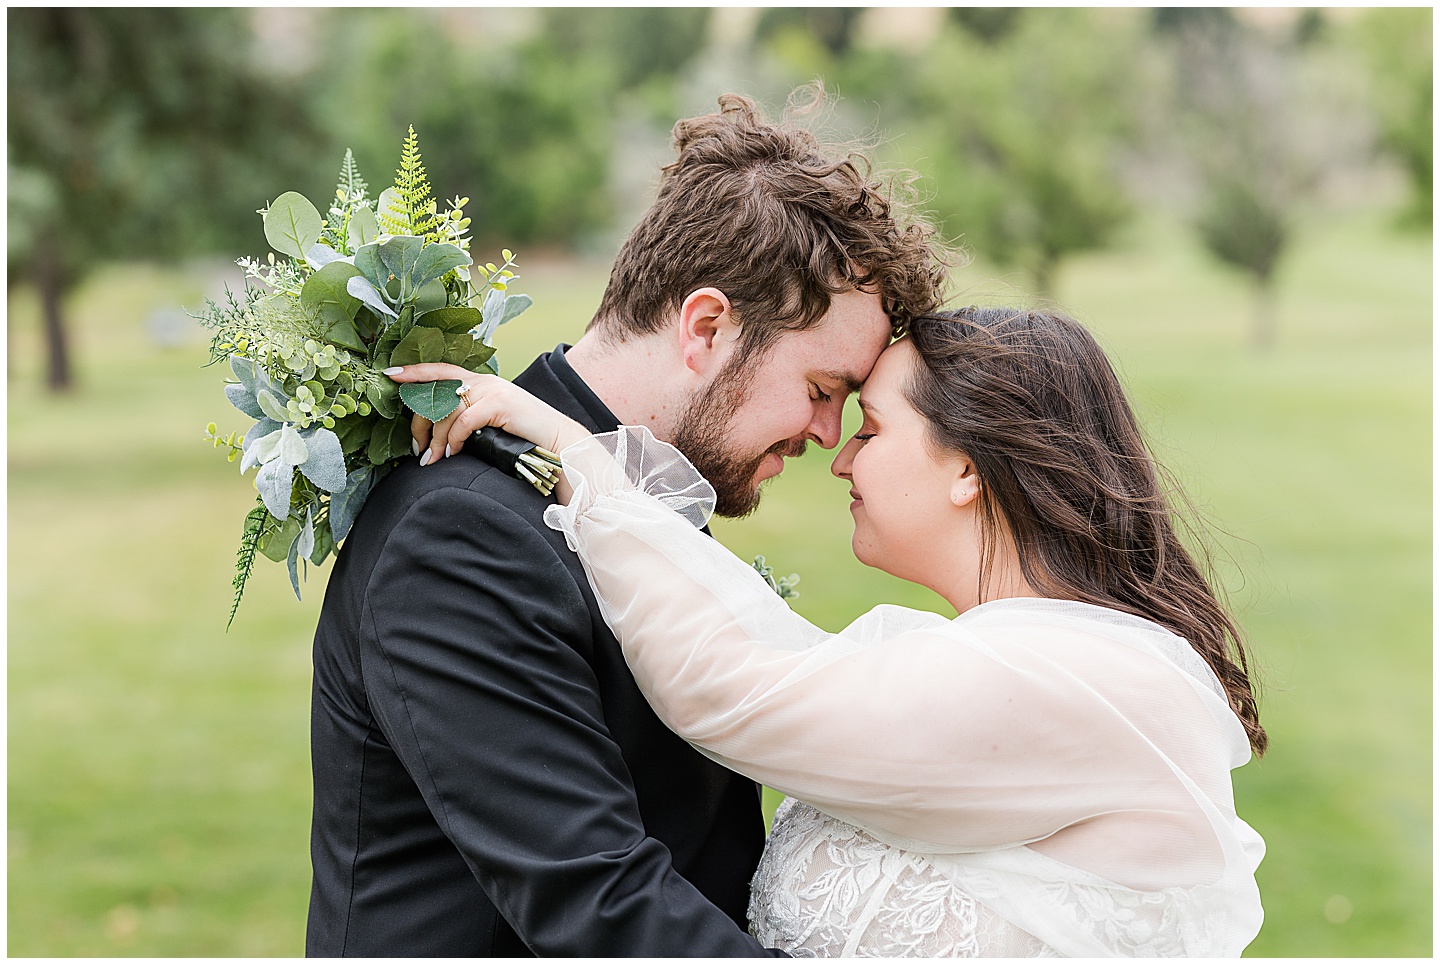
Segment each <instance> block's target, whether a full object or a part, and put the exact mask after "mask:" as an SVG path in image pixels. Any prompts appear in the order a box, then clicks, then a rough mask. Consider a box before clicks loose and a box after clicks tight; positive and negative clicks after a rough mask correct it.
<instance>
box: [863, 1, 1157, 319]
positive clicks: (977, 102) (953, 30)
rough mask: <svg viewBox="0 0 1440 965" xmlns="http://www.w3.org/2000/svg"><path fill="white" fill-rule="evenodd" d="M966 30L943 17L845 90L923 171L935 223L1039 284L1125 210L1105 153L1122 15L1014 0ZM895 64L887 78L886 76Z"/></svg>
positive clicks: (1125, 103) (1123, 48) (1118, 81)
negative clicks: (1006, 13) (989, 30)
mask: <svg viewBox="0 0 1440 965" xmlns="http://www.w3.org/2000/svg"><path fill="white" fill-rule="evenodd" d="M1008 23H1009V26H1008V27H1007V28H1006V29H1005V31H1004V32H998V31H997V32H996V33H994V34H993V35H992V37H991V39H989V40H981V39H978V38H977V37H976V36H975V34H974V33H973V32H972V30H971V29H970V28H968V27H967V28H966V29H964V30H962V29H960V28H958V27H956V26H955V25H954V24H953V22H952V23H948V24H947V26H946V28H945V29H944V30H943V31H942V33H941V35H940V36H939V37H938V38H937V39H936V41H935V43H934V44H933V45H931V46H930V47H929V48H928V49H927V50H926V52H925V53H924V54H923V55H920V56H913V57H898V56H897V57H895V58H894V60H893V68H894V70H893V72H890V73H889V77H888V79H884V78H885V77H886V75H885V74H884V73H882V72H880V71H877V70H875V69H874V68H873V65H871V68H870V69H869V70H868V71H867V72H866V74H865V75H864V77H868V78H871V79H872V80H871V82H872V83H874V82H875V81H876V80H879V81H880V83H881V84H882V85H883V86H879V87H868V86H865V85H863V83H862V82H860V81H861V78H860V76H859V75H856V80H852V82H851V88H850V90H849V91H848V93H849V94H851V95H861V96H870V97H873V98H874V99H876V100H877V101H879V103H880V104H881V105H882V109H883V110H884V112H885V123H886V126H887V127H890V128H892V129H895V130H901V131H904V132H905V134H904V143H903V147H904V150H905V152H906V154H907V155H908V156H909V157H911V158H913V159H915V160H914V161H913V162H912V163H915V164H916V166H917V167H918V168H920V169H921V170H922V171H923V173H925V174H927V175H929V177H930V179H931V184H930V187H931V188H932V189H933V207H934V209H935V211H936V213H937V215H938V216H939V217H940V218H942V219H943V221H944V223H945V226H946V230H947V231H948V232H950V233H952V234H958V235H959V236H960V238H961V240H962V241H963V242H964V243H966V244H968V245H970V246H972V247H973V248H975V249H977V250H978V251H980V252H982V253H983V254H985V255H986V256H988V257H990V258H992V259H994V260H995V261H997V262H999V263H1000V264H1002V265H1016V266H1019V267H1021V268H1023V269H1025V270H1026V271H1027V272H1028V273H1029V274H1030V278H1031V282H1032V285H1033V287H1034V289H1035V291H1036V292H1037V293H1043V294H1049V293H1050V292H1052V290H1053V287H1054V283H1055V272H1056V269H1057V268H1058V266H1059V265H1060V263H1061V261H1062V260H1063V259H1064V258H1065V257H1066V256H1067V255H1069V254H1072V253H1074V252H1078V251H1085V250H1088V249H1091V248H1097V247H1100V246H1103V245H1104V244H1106V243H1107V242H1108V240H1109V239H1110V237H1111V235H1112V233H1113V232H1114V230H1115V229H1116V228H1117V227H1118V226H1119V225H1120V224H1122V223H1123V221H1124V220H1125V218H1126V217H1127V214H1128V210H1129V205H1128V202H1127V200H1126V197H1125V193H1124V191H1123V189H1122V185H1121V183H1120V178H1119V171H1118V163H1117V162H1118V160H1119V157H1120V155H1121V154H1122V153H1123V152H1124V150H1125V147H1126V144H1127V143H1128V142H1129V139H1130V137H1131V135H1132V133H1133V128H1132V116H1133V111H1132V109H1131V107H1130V106H1129V105H1130V102H1131V99H1132V96H1133V92H1134V89H1135V86H1136V84H1135V76H1134V73H1133V71H1132V69H1131V68H1132V66H1133V58H1132V57H1131V55H1130V51H1131V49H1132V48H1133V46H1134V44H1135V43H1136V42H1137V34H1138V28H1139V27H1140V26H1141V24H1140V23H1139V22H1138V21H1137V20H1136V18H1133V17H1131V18H1125V17H1119V18H1115V17H1106V18H1103V19H1102V18H1101V17H1100V16H1097V15H1096V14H1095V13H1094V12H1092V11H1087V10H1080V9H1044V10H1042V9H1026V10H1023V11H1019V12H1018V13H1016V14H1015V16H1014V17H1013V19H1011V20H1009V21H1008ZM897 74H898V75H899V76H898V77H897V76H896V75H897Z"/></svg>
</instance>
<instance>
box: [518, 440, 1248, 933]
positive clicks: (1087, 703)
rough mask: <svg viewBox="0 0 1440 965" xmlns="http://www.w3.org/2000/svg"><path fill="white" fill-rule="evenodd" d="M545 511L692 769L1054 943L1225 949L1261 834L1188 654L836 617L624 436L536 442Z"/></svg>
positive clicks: (1135, 638)
mask: <svg viewBox="0 0 1440 965" xmlns="http://www.w3.org/2000/svg"><path fill="white" fill-rule="evenodd" d="M562 459H563V461H564V467H565V473H566V475H567V478H568V479H569V480H570V481H571V484H572V485H573V487H574V489H575V494H574V497H573V498H572V500H571V501H570V503H569V505H568V506H565V507H561V506H554V507H551V508H550V509H549V510H548V511H547V513H546V521H547V523H548V524H549V525H550V526H552V527H553V528H555V529H558V530H560V531H562V532H563V533H564V534H565V537H566V540H567V542H568V544H569V545H570V547H571V548H572V549H573V550H575V552H577V553H578V554H579V556H580V558H581V560H582V562H583V563H584V566H585V570H586V573H587V574H588V576H589V579H590V582H591V585H592V587H593V588H594V590H595V593H596V596H597V598H598V599H599V601H600V606H601V609H602V612H603V613H604V615H605V618H606V621H607V623H608V624H609V625H610V627H611V628H612V629H613V630H614V632H615V634H616V636H617V638H618V639H619V641H620V643H621V646H622V648H623V650H624V652H625V657H626V659H627V661H628V662H629V664H630V667H631V670H632V671H633V673H634V674H635V679H636V681H637V682H638V684H639V686H640V688H641V690H642V691H643V692H644V694H645V696H646V698H647V699H648V700H649V701H650V703H651V704H652V705H653V706H654V708H655V711H656V712H657V714H658V715H659V716H660V717H661V719H662V720H663V721H664V722H665V723H666V724H667V725H668V726H669V727H670V728H672V729H673V730H674V731H675V732H676V733H678V734H679V735H680V736H681V737H683V738H685V739H686V740H687V741H689V742H690V743H692V744H693V745H694V746H695V747H696V748H697V749H699V750H700V751H701V752H702V753H705V754H706V755H708V756H709V757H711V758H713V759H714V760H716V761H718V762H720V763H722V764H724V765H725V766H727V767H729V768H732V769H733V770H735V771H738V772H740V773H742V774H745V775H747V776H748V777H751V778H753V779H755V780H757V781H760V782H762V783H764V784H766V785H767V786H769V787H772V788H775V789H776V790H778V791H781V792H783V793H785V794H786V795H789V796H792V797H795V798H798V799H800V800H802V801H804V802H806V803H808V804H810V805H812V806H814V807H815V808H817V809H818V810H820V811H823V812H825V813H827V814H830V815H832V816H833V817H835V818H837V819H839V820H842V821H845V822H848V823H850V824H853V825H855V826H857V827H859V828H862V829H864V830H865V831H867V832H869V833H870V834H871V835H873V836H874V837H876V838H878V839H879V840H881V841H884V842H886V843H888V844H890V845H893V846H895V847H899V848H904V849H906V850H911V851H918V852H923V853H925V854H927V855H928V856H930V857H931V859H932V860H933V861H934V863H935V864H936V866H937V867H939V868H941V869H942V870H943V871H944V873H945V874H946V876H947V877H948V878H949V879H950V880H951V881H952V882H953V883H954V884H955V885H956V886H957V887H960V888H963V889H964V890H966V891H967V892H968V893H969V894H971V895H972V896H973V897H975V898H976V899H977V900H979V901H982V902H984V903H985V904H986V905H988V906H989V907H990V908H991V909H992V910H993V911H995V912H996V913H997V914H999V915H1001V916H1002V917H1005V918H1007V919H1008V920H1010V921H1011V922H1013V923H1014V924H1015V925H1017V926H1018V927H1020V928H1022V929H1024V930H1026V931H1029V932H1030V933H1031V934H1033V935H1035V936H1036V937H1038V938H1040V939H1041V940H1043V941H1044V942H1046V943H1047V944H1049V945H1050V946H1052V947H1053V948H1055V949H1056V950H1058V951H1060V952H1062V953H1063V954H1068V955H1075V956H1103V955H1117V954H1119V955H1144V956H1160V955H1190V956H1222V955H1238V954H1239V952H1240V951H1241V950H1242V949H1243V948H1244V947H1245V945H1246V944H1248V943H1249V942H1250V941H1251V939H1253V938H1254V936H1255V934H1256V933H1257V932H1258V930H1259V927H1260V922H1261V919H1262V911H1261V906H1260V898H1259V893H1258V890H1257V889H1256V886H1255V880H1254V871H1255V868H1256V866H1257V865H1258V863H1259V861H1260V858H1261V857H1262V856H1263V854H1264V844H1263V842H1262V841H1261V839H1260V837H1259V835H1257V834H1256V833H1255V832H1254V831H1253V830H1252V829H1251V828H1250V827H1249V826H1248V825H1247V824H1245V822H1244V821H1242V820H1241V819H1240V818H1239V817H1238V816H1237V815H1236V813H1235V806H1234V799H1233V793H1232V787H1231V782H1230V773H1229V772H1230V770H1231V769H1232V768H1235V767H1239V766H1241V765H1242V764H1244V763H1245V762H1246V761H1247V760H1248V759H1249V757H1250V750H1249V745H1248V742H1247V740H1246V737H1245V733H1244V729H1243V727H1242V726H1241V724H1240V722H1239V720H1238V719H1237V718H1236V717H1235V715H1234V713H1233V712H1232V711H1231V710H1230V707H1229V705H1228V703H1227V702H1226V700H1225V696H1224V691H1223V689H1222V688H1221V686H1220V684H1219V682H1218V681H1217V679H1216V678H1215V676H1214V674H1213V673H1212V672H1211V671H1210V669H1209V668H1208V666H1207V665H1206V664H1205V662H1204V661H1203V660H1202V659H1201V658H1200V657H1199V655H1198V654H1196V653H1195V651H1194V650H1193V649H1192V648H1191V647H1190V646H1189V645H1188V644H1187V643H1186V642H1185V641H1184V640H1182V639H1180V638H1179V637H1177V636H1175V635H1174V634H1172V633H1170V632H1169V631H1167V630H1165V629H1164V628H1162V627H1160V626H1158V625H1156V624H1154V623H1151V622H1149V621H1147V620H1143V619H1140V618H1137V617H1133V616H1130V615H1128V614H1123V613H1119V612H1117V611H1114V610H1109V609H1105V608H1102V607H1095V606H1090V605H1087V604H1082V603H1074V602H1068V601H1057V600H1036V599H1024V600H1021V599H1009V600H996V601H992V602H989V603H985V604H983V605H981V606H978V607H976V608H974V609H972V610H970V611H968V612H966V613H964V614H962V615H961V616H959V617H957V618H955V619H954V620H947V619H945V618H944V617H941V616H940V615H938V614H934V613H928V612H921V611H915V610H909V609H905V608H902V607H896V606H878V607H876V608H875V609H873V610H871V611H870V612H869V613H867V614H865V615H864V616H862V617H860V618H859V619H858V620H856V621H855V622H854V623H852V624H851V625H850V626H848V627H846V628H845V629H844V630H841V631H840V632H839V633H827V632H825V631H823V630H821V629H819V628H817V627H815V626H813V625H812V624H810V623H809V622H807V621H806V620H804V619H803V618H802V617H800V616H799V615H798V614H796V613H794V612H793V611H792V610H791V609H790V608H789V606H788V605H786V604H785V603H784V602H783V601H782V600H781V599H780V598H779V597H778V596H777V595H776V594H775V593H774V592H773V591H772V590H771V589H770V588H769V587H768V586H767V584H766V583H765V582H764V580H763V579H761V578H760V577H759V576H758V574H756V573H755V572H754V570H753V569H752V568H751V567H750V566H749V565H748V564H746V563H744V562H743V561H741V560H739V559H738V558H736V557H735V556H734V555H732V554H731V553H729V552H728V551H727V550H726V549H725V548H724V547H722V546H721V545H720V544H719V543H718V542H716V541H714V540H712V539H709V538H708V537H706V536H704V535H703V534H701V533H700V532H698V530H697V528H696V527H697V526H701V525H703V524H704V522H705V520H706V519H708V516H709V512H710V509H711V507H712V506H713V499H714V494H713V490H711V489H710V486H709V484H708V483H706V482H705V480H704V479H703V478H701V477H700V476H699V474H698V473H696V472H695V470H694V469H693V467H691V466H690V464H689V463H688V462H687V461H686V460H685V459H684V457H683V456H681V455H680V453H679V452H678V451H677V450H675V449H674V448H673V447H671V446H668V445H666V444H663V443H659V442H657V441H656V440H655V439H654V437H653V436H651V434H650V433H649V431H648V430H646V429H644V428H634V427H623V428H622V429H621V430H620V431H618V432H614V433H608V434H606V435H603V436H596V437H592V438H590V439H587V440H585V441H583V442H580V443H577V444H575V445H573V446H571V447H569V448H567V449H566V450H565V452H564V453H562Z"/></svg>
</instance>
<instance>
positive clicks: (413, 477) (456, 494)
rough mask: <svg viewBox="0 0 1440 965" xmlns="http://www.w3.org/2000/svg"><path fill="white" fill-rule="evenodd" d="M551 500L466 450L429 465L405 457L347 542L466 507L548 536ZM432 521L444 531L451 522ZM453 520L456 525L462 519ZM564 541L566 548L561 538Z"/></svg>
mask: <svg viewBox="0 0 1440 965" xmlns="http://www.w3.org/2000/svg"><path fill="white" fill-rule="evenodd" d="M550 502H551V501H550V500H549V499H546V498H545V497H543V496H541V495H540V494H539V493H537V492H536V491H535V490H534V489H533V488H532V487H530V486H529V485H528V484H527V483H525V482H523V481H521V480H518V479H515V478H514V477H512V476H510V475H508V474H507V473H505V472H502V471H501V470H499V469H497V468H495V467H494V466H491V465H490V464H489V463H487V462H485V461H484V460H482V459H480V458H479V457H478V456H474V455H471V454H470V453H468V452H465V451H461V452H459V453H456V454H455V455H453V456H450V457H449V458H444V459H441V460H439V461H438V462H436V463H433V464H431V465H429V466H421V465H420V464H419V462H418V461H416V460H414V459H407V460H405V461H403V462H402V463H401V464H400V465H398V466H397V467H395V469H393V470H392V471H391V472H390V473H389V474H388V475H387V476H386V477H385V478H384V479H383V480H381V481H380V484H379V485H377V486H376V487H375V489H374V490H372V491H371V493H370V496H369V498H368V499H366V501H365V508H364V509H363V510H362V511H361V514H360V517H359V518H358V519H357V520H356V521H355V526H354V528H353V529H352V531H351V533H350V539H347V540H346V542H347V543H349V542H351V540H354V538H355V537H357V536H359V537H361V538H362V540H361V541H363V540H364V538H365V537H366V536H368V535H370V534H372V533H373V534H374V535H376V536H380V535H381V534H388V533H389V532H390V531H391V530H393V529H395V528H396V527H398V526H413V525H415V524H423V523H424V522H426V520H425V519H424V517H428V516H430V515H432V514H436V513H444V512H447V511H448V512H454V511H456V510H457V509H458V508H462V507H464V508H467V509H470V510H472V511H475V512H481V513H484V514H485V515H487V516H489V517H493V518H494V520H495V522H496V523H497V524H500V523H501V521H502V520H504V521H506V523H508V524H509V525H511V526H519V527H522V528H529V529H535V530H538V531H540V532H543V533H546V534H549V533H551V532H552V531H551V530H550V529H549V527H547V526H546V525H545V523H544V514H545V508H546V507H547V506H549V505H550ZM466 515H469V513H466ZM432 522H435V523H437V524H438V525H440V526H441V527H444V526H446V523H447V521H445V520H433V521H432ZM450 522H454V523H455V524H456V525H457V526H458V522H459V521H458V520H454V521H450ZM422 528H423V525H422ZM451 535H452V536H453V537H454V538H458V539H461V540H462V541H463V540H464V538H465V536H466V533H465V531H464V530H463V528H457V529H455V530H454V531H453V532H452V534H451ZM476 535H477V537H478V535H479V534H476ZM557 535H558V534H557ZM552 542H553V541H552ZM560 542H561V544H562V545H563V539H562V540H561V541H560Z"/></svg>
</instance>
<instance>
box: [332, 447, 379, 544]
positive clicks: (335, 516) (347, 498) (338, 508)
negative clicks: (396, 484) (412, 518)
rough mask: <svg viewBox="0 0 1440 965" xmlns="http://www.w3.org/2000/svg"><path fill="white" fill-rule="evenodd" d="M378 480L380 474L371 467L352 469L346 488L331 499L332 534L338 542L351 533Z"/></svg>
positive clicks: (346, 479) (347, 477)
mask: <svg viewBox="0 0 1440 965" xmlns="http://www.w3.org/2000/svg"><path fill="white" fill-rule="evenodd" d="M378 478H379V474H378V473H376V472H375V469H374V468H373V467H371V466H361V467H360V468H359V469H352V470H350V474H349V475H347V476H346V477H345V488H344V489H342V490H340V491H339V492H338V493H336V494H335V495H333V496H331V497H330V533H331V535H332V536H334V538H335V541H336V542H339V541H340V540H342V539H344V538H345V537H346V536H347V535H348V534H349V533H350V526H351V524H353V523H354V522H355V517H357V516H359V515H360V507H361V506H363V505H364V504H365V497H366V496H368V495H370V489H371V487H373V486H374V485H375V481H376V479H378Z"/></svg>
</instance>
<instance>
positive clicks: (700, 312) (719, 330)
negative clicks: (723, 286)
mask: <svg viewBox="0 0 1440 965" xmlns="http://www.w3.org/2000/svg"><path fill="white" fill-rule="evenodd" d="M677 335H678V337H679V339H680V355H681V357H682V358H684V360H685V367H686V368H688V369H689V370H690V371H692V372H694V373H695V374H697V375H714V374H715V373H716V372H717V371H719V368H720V366H721V365H723V364H724V362H725V360H726V359H727V358H729V356H730V352H731V351H732V350H733V349H734V346H735V343H736V341H737V340H738V339H739V337H740V326H739V324H738V323H737V322H736V321H735V319H734V318H733V317H732V316H731V314H730V299H728V298H726V297H725V293H724V292H722V291H721V290H720V289H718V288H697V289H696V290H695V291H693V292H691V293H690V294H689V295H686V296H685V301H683V302H681V303H680V320H679V331H678V332H677Z"/></svg>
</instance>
